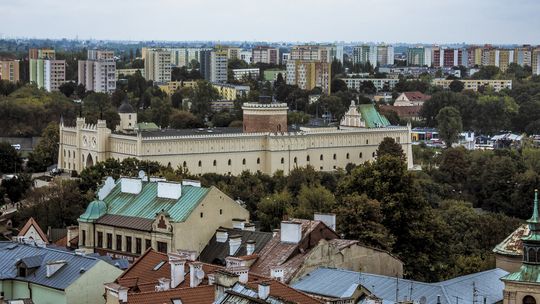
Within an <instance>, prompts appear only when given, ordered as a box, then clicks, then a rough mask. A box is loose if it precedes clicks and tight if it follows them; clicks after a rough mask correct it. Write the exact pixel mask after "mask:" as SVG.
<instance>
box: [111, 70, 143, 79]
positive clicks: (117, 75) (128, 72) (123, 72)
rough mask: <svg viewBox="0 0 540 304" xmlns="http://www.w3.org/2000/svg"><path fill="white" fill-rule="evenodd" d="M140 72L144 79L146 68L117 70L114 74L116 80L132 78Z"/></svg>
mask: <svg viewBox="0 0 540 304" xmlns="http://www.w3.org/2000/svg"><path fill="white" fill-rule="evenodd" d="M137 71H138V72H140V73H141V76H142V77H144V75H145V74H144V68H142V69H137V68H135V69H116V70H115V72H114V77H115V79H116V80H118V79H120V76H122V75H123V76H124V77H125V76H131V75H134V74H135V73H137Z"/></svg>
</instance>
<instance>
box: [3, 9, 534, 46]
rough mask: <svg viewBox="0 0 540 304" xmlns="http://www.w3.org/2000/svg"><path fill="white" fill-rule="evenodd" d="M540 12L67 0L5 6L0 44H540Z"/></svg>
mask: <svg viewBox="0 0 540 304" xmlns="http://www.w3.org/2000/svg"><path fill="white" fill-rule="evenodd" d="M128 5H129V7H128ZM366 9H367V11H366ZM539 9H540V3H538V2H536V1H532V0H524V1H520V3H519V5H515V3H508V2H505V1H488V0H478V1H474V2H472V1H466V0H457V1H453V2H452V3H439V2H433V1H427V0H412V1H407V2H403V1H397V0H382V1H380V0H379V1H375V0H362V1H351V0H337V1H333V2H332V3H331V5H329V4H328V2H326V1H322V0H314V1H307V0H297V1H293V2H291V1H289V2H286V1H283V0H277V1H273V2H272V3H271V5H265V3H260V5H256V6H254V5H253V1H246V0H234V1H227V2H223V1H215V0H202V1H196V2H189V3H184V2H175V1H170V0H158V1H144V2H141V1H139V2H137V3H133V2H127V1H123V0H120V1H115V2H112V3H111V2H105V1H104V0H96V1H93V2H88V3H81V4H80V5H78V6H77V7H76V8H74V7H72V6H70V5H69V2H68V1H67V0H47V1H39V2H38V1H31V0H24V1H15V0H7V1H2V3H0V10H1V11H3V12H4V13H5V14H4V16H5V18H4V22H3V25H2V29H0V38H2V37H4V38H13V37H27V38H50V39H60V38H68V39H72V38H79V39H98V40H133V41H139V40H156V41H268V42H276V41H290V42H300V41H301V42H310V41H328V42H332V41H344V42H350V41H371V42H388V43H441V44H442V43H446V44H454V43H471V44H473V43H493V44H522V43H530V44H539V43H540V33H538V32H535V31H533V30H532V29H534V28H538V27H539V26H540V20H538V19H537V18H535V16H534V12H536V11H538V10H539ZM44 12H46V13H44ZM261 12H263V14H261ZM96 16H100V18H97V19H96ZM21 20H25V21H24V22H25V24H26V26H24V27H22V26H20V24H21ZM53 20H54V21H56V20H63V22H52V21H53ZM96 20H102V21H103V22H96ZM321 20H327V22H326V23H322V22H321ZM471 29H474V30H471ZM529 29H530V30H529Z"/></svg>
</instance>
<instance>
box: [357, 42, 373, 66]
mask: <svg viewBox="0 0 540 304" xmlns="http://www.w3.org/2000/svg"><path fill="white" fill-rule="evenodd" d="M368 62H369V63H370V64H371V65H372V66H374V67H375V66H377V46H375V45H367V44H363V45H359V46H355V47H354V48H353V63H354V64H366V63H368Z"/></svg>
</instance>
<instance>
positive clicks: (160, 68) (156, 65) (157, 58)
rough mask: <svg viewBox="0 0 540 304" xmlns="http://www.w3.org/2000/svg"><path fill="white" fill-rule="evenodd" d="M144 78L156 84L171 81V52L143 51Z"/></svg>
mask: <svg viewBox="0 0 540 304" xmlns="http://www.w3.org/2000/svg"><path fill="white" fill-rule="evenodd" d="M143 51H144V52H145V55H144V73H145V75H144V78H145V79H146V80H152V81H154V82H157V83H165V82H169V81H171V51H169V50H166V49H143Z"/></svg>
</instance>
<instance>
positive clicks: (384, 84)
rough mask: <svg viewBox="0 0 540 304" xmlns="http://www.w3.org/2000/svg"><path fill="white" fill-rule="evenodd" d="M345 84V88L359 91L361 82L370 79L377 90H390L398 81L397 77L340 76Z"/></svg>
mask: <svg viewBox="0 0 540 304" xmlns="http://www.w3.org/2000/svg"><path fill="white" fill-rule="evenodd" d="M341 80H343V81H344V82H345V84H347V88H349V89H353V90H357V91H360V89H361V87H362V83H363V82H366V81H370V82H372V83H373V85H374V86H375V88H376V89H377V91H391V90H393V89H394V87H395V86H396V84H397V83H398V82H399V79H397V78H341Z"/></svg>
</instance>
